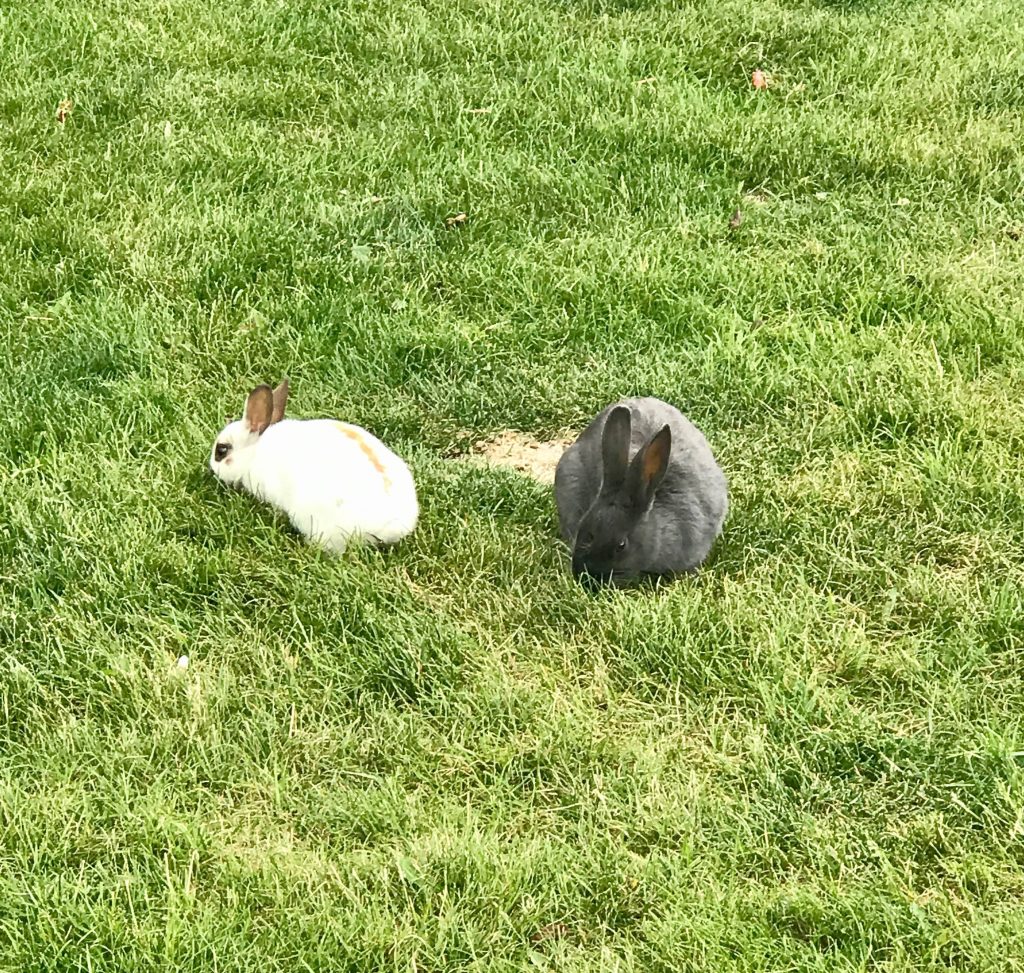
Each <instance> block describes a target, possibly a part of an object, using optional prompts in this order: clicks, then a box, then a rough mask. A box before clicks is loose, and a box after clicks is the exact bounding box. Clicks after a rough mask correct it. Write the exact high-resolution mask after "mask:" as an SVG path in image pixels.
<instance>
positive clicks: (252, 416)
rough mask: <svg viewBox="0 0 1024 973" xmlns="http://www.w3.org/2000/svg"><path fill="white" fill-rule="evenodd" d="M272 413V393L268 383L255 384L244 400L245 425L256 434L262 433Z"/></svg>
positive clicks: (269, 421)
mask: <svg viewBox="0 0 1024 973" xmlns="http://www.w3.org/2000/svg"><path fill="white" fill-rule="evenodd" d="M273 415H274V393H273V392H271V391H270V386H269V385H257V386H256V388H254V389H253V390H252V391H251V392H250V393H249V398H247V399H246V400H245V416H244V421H245V425H246V426H248V427H249V429H250V431H252V432H254V433H256V435H257V436H261V435H263V432H264V430H265V429H266V428H267V426H269V425H270V423H271V421H272V420H273Z"/></svg>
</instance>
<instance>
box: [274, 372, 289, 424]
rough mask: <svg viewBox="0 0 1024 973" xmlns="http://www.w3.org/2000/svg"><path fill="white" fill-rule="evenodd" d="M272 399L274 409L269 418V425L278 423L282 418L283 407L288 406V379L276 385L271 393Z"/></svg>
mask: <svg viewBox="0 0 1024 973" xmlns="http://www.w3.org/2000/svg"><path fill="white" fill-rule="evenodd" d="M273 397H274V409H273V413H272V414H271V416H270V422H271V425H273V424H274V423H275V422H280V421H281V420H282V419H283V418H284V407H285V406H286V405H287V404H288V379H287V378H283V379H281V384H280V385H278V387H277V388H276V389H274V392H273Z"/></svg>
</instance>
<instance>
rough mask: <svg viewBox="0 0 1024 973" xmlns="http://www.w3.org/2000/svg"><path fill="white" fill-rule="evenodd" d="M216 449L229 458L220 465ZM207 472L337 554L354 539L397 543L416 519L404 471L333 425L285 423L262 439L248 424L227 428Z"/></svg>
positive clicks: (363, 434) (383, 449)
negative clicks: (226, 447) (273, 509)
mask: <svg viewBox="0 0 1024 973" xmlns="http://www.w3.org/2000/svg"><path fill="white" fill-rule="evenodd" d="M221 443H224V444H228V445H230V446H231V451H230V452H229V453H228V455H227V456H226V457H225V458H224V459H223V460H217V459H216V448H217V445H218V444H221ZM368 452H369V453H370V454H371V455H367V453H368ZM371 457H372V458H371ZM378 466H379V467H381V469H378ZM210 469H211V470H213V472H214V473H215V474H216V476H217V477H218V478H219V479H220V480H221V481H223V482H224V483H227V484H229V485H237V486H240V487H241V488H242V489H243V490H246V491H248V492H249V493H251V494H252V495H253V496H255V497H257V498H259V499H261V500H265V501H266V502H267V503H270V504H272V505H273V506H274V507H276V508H277V509H278V510H281V511H282V512H283V513H285V514H286V515H287V517H288V519H289V520H290V521H291V522H292V524H293V525H294V527H295V529H296V530H298V531H299V532H300V533H301V534H303V535H304V536H305V537H306V538H307V539H309V540H310V541H313V542H314V543H316V544H319V545H320V546H321V547H324V548H326V549H327V550H329V551H334V552H335V553H341V552H342V551H344V550H345V547H346V545H347V544H348V542H349V540H350V539H352V538H364V539H366V540H369V541H371V542H375V543H380V544H394V543H396V542H397V541H400V540H401V539H402V538H403V537H406V536H408V535H409V534H411V533H412V531H413V530H414V529H415V527H416V521H417V519H418V517H419V504H418V502H417V500H416V485H415V483H414V482H413V478H412V473H410V471H409V467H408V466H406V465H405V463H404V462H403V461H402V460H401V459H400V458H399V457H398V456H396V455H395V454H394V453H393V452H391V450H390V449H388V448H387V446H385V445H384V444H383V443H382V442H381V441H380V440H379V439H377V438H376V437H375V436H372V435H371V434H370V433H368V432H367V431H366V430H365V429H361V428H360V427H359V426H352V425H349V424H348V423H342V422H335V421H334V420H333V419H305V420H302V419H284V420H282V421H280V422H277V423H274V424H273V425H271V426H269V427H268V428H267V430H266V431H265V432H264V433H263V434H262V435H256V434H255V433H254V432H253V431H252V430H251V429H250V427H249V425H248V423H247V422H246V420H245V419H239V420H238V421H237V422H232V423H229V424H228V425H227V426H226V427H225V428H224V429H223V430H222V431H221V433H220V435H219V436H218V437H217V440H216V442H215V443H214V448H213V450H211V453H210Z"/></svg>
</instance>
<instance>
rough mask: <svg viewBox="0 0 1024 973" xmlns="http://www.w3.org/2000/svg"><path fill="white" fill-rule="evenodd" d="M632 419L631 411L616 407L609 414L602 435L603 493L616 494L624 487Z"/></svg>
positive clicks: (622, 406) (624, 407)
mask: <svg viewBox="0 0 1024 973" xmlns="http://www.w3.org/2000/svg"><path fill="white" fill-rule="evenodd" d="M631 425H632V419H631V417H630V414H629V409H628V408H627V407H626V406H624V405H620V406H616V407H615V408H614V409H612V411H611V412H609V413H608V418H607V419H605V421H604V430H603V431H602V433H601V458H602V460H603V462H604V471H603V474H604V479H603V481H602V484H601V489H602V491H603V492H614V491H615V490H617V489H618V488H619V487H621V486H622V482H623V480H625V479H626V469H627V468H628V466H629V436H630V427H631Z"/></svg>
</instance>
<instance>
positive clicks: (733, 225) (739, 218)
mask: <svg viewBox="0 0 1024 973" xmlns="http://www.w3.org/2000/svg"><path fill="white" fill-rule="evenodd" d="M742 222H743V211H742V210H741V209H740V208H739V207H738V206H737V207H736V212H734V213H733V214H732V216H730V217H729V229H730V230H738V229H739V228H740V224H741V223H742Z"/></svg>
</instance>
